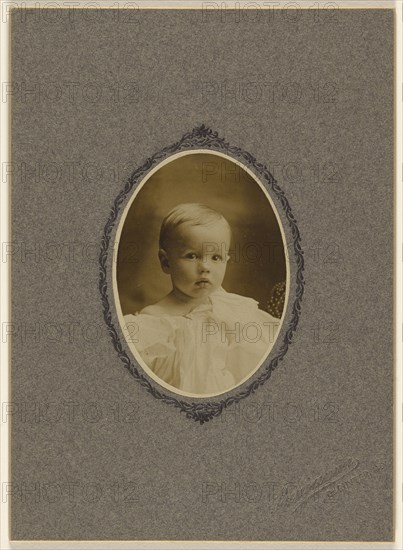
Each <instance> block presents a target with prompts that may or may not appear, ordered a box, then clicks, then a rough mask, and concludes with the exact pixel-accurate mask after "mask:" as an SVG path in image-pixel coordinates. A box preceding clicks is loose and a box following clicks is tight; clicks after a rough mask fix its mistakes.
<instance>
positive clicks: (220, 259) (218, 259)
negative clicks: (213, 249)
mask: <svg viewBox="0 0 403 550" xmlns="http://www.w3.org/2000/svg"><path fill="white" fill-rule="evenodd" d="M212 259H213V262H222V256H220V254H214V256H212Z"/></svg>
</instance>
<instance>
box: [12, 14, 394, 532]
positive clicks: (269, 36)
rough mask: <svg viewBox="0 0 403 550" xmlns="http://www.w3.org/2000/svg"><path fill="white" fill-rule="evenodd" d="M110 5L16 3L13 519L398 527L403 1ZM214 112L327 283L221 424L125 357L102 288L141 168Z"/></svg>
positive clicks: (38, 524) (17, 524) (197, 527)
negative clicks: (402, 41)
mask: <svg viewBox="0 0 403 550" xmlns="http://www.w3.org/2000/svg"><path fill="white" fill-rule="evenodd" d="M91 11H92V12H93V13H92V15H91V17H89V16H88V13H83V12H82V11H81V10H78V11H77V12H74V14H72V13H70V15H69V10H62V13H61V14H60V15H59V16H57V17H56V16H55V12H53V13H52V14H51V13H50V10H47V11H45V12H43V11H42V12H39V14H38V12H36V14H35V13H34V10H30V11H27V12H24V17H21V13H20V12H18V11H15V12H14V15H13V20H12V60H11V63H12V79H13V83H14V89H13V90H14V94H13V97H12V161H13V163H14V165H13V167H14V173H13V181H12V205H11V206H12V211H11V216H12V220H11V221H12V228H11V238H12V241H13V243H14V248H13V256H12V304H11V306H12V322H13V323H14V325H13V330H14V336H13V342H12V365H11V386H12V388H11V389H12V395H11V400H12V401H13V403H14V409H13V411H14V414H13V415H12V438H11V461H12V482H13V483H14V485H13V490H14V497H13V499H12V507H11V535H12V538H13V539H18V540H29V539H34V540H43V539H57V540H69V539H70V540H73V539H75V540H77V539H78V540H80V539H87V540H94V539H105V540H121V539H129V540H130V539H138V540H146V539H163V540H192V539H196V540H197V539H201V540H257V541H264V540H294V541H295V540H333V541H335V540H366V541H371V540H373V541H381V540H391V539H392V538H393V524H392V518H393V515H392V511H393V485H392V475H393V391H392V390H393V226H394V222H393V198H394V196H393V195H394V193H393V171H394V158H393V156H394V112H393V109H394V102H393V86H394V74H393V71H394V67H393V44H394V13H393V11H390V10H376V9H370V10H338V11H336V12H331V11H328V12H319V13H318V12H316V11H315V10H308V11H304V12H301V13H300V14H299V16H298V13H296V12H295V10H294V11H293V13H292V14H291V10H289V11H288V12H278V11H277V12H273V11H266V12H264V11H258V12H252V11H250V10H248V11H247V13H245V12H240V14H241V18H240V20H238V19H237V17H236V14H232V15H231V14H230V13H220V11H219V10H215V11H214V12H211V13H209V14H208V15H207V17H203V14H202V12H201V11H197V10H196V11H193V10H179V11H177V10H167V11H163V10H162V11H154V10H146V11H140V12H135V11H132V12H130V15H131V17H130V18H128V17H127V16H126V14H125V13H124V12H117V11H116V10H105V11H100V12H96V11H95V12H94V10H91ZM32 92H33V93H32ZM8 100H9V98H8ZM201 124H205V125H206V126H209V127H211V128H212V129H213V130H214V131H217V132H218V134H219V136H222V137H224V138H225V139H226V141H228V142H229V143H230V144H231V145H233V146H235V147H240V148H242V149H244V150H245V151H247V152H249V153H250V154H252V155H253V156H254V157H255V158H256V159H257V161H258V162H260V163H262V164H264V165H266V166H267V167H268V168H269V169H270V170H271V171H272V172H273V173H274V175H275V177H276V178H277V179H278V181H279V184H280V186H281V188H282V190H283V191H284V193H285V196H286V197H287V199H288V201H289V203H290V205H291V207H292V211H293V214H294V216H295V218H296V220H297V223H298V227H299V230H300V233H301V243H302V247H303V250H304V261H305V270H304V276H305V281H306V283H305V292H304V297H303V302H302V309H301V317H300V323H299V325H298V330H297V334H296V335H295V340H294V341H293V343H292V344H291V346H290V348H289V350H288V352H287V354H286V356H285V358H284V360H283V361H282V362H281V363H280V364H279V367H278V369H276V370H275V371H274V373H273V374H272V376H271V378H270V380H268V381H267V382H266V383H265V384H264V385H262V386H261V387H259V388H258V389H257V391H256V392H255V393H254V394H253V395H251V396H250V397H249V398H247V399H245V400H243V401H242V402H241V403H240V405H239V406H237V407H235V406H231V407H230V408H228V410H227V412H225V413H224V414H223V415H222V416H221V417H219V418H216V419H214V420H212V421H211V422H209V423H207V424H204V425H199V424H196V422H194V421H193V420H188V419H187V418H186V417H185V416H184V415H183V414H180V413H179V411H178V410H177V409H175V408H173V407H171V406H168V405H167V404H165V403H163V402H162V401H160V400H157V399H155V398H154V397H153V396H152V395H150V394H149V393H148V392H147V391H146V390H145V389H144V388H142V387H141V385H140V384H138V383H137V382H136V381H135V379H134V378H133V377H132V376H131V375H130V374H129V373H128V372H127V371H126V370H125V368H124V366H123V363H122V362H121V361H120V359H119V357H118V355H117V353H116V351H115V349H114V347H113V345H112V342H111V338H110V335H109V334H108V331H107V328H106V325H105V323H104V318H103V310H102V303H101V299H100V293H99V288H98V277H99V267H98V254H99V250H100V243H101V238H102V234H103V230H104V226H105V223H106V221H107V219H108V217H109V214H110V211H111V209H112V207H113V204H114V200H115V198H116V197H117V196H118V194H119V192H120V191H121V189H123V187H124V185H125V182H126V179H127V177H128V176H129V175H130V174H131V173H132V172H133V171H134V170H135V169H136V168H138V167H139V166H141V165H143V163H144V162H145V161H146V159H147V158H149V157H150V156H152V155H153V154H154V153H156V152H157V151H160V150H162V149H163V148H165V147H168V146H170V145H172V144H174V143H176V142H177V141H178V140H179V139H180V138H181V137H182V136H183V135H184V134H185V133H186V132H189V131H191V130H192V129H193V128H194V127H196V126H199V125H201ZM275 204H276V207H277V208H278V209H279V211H280V215H281V221H282V224H283V226H284V230H285V232H286V238H287V242H289V240H290V239H292V236H291V231H290V227H289V225H288V223H287V220H286V218H285V215H284V211H283V210H281V205H280V203H279V201H278V200H277V199H276V200H275ZM123 207H124V204H123V205H122V208H123ZM115 229H116V227H115V228H114V231H115ZM114 235H115V232H114V233H113V235H112V238H114ZM111 269H112V262H110V265H109V272H108V283H109V289H108V292H109V299H110V301H111V303H112V304H113V295H112V289H111V286H110V283H111V275H110V273H111ZM295 274H296V266H295V261H294V262H293V260H291V297H290V301H289V307H288V309H287V312H286V315H285V325H284V326H283V329H282V333H281V334H280V336H279V339H278V340H277V342H276V346H275V347H276V350H278V349H279V347H280V346H281V343H282V340H283V339H284V331H285V328H286V326H287V323H289V321H290V318H291V314H292V304H293V295H294V294H295ZM112 320H113V322H114V323H115V324H116V327H117V330H119V328H118V325H117V317H116V312H115V311H114V310H113V311H112ZM123 346H124V349H127V348H126V347H125V344H124V343H123ZM32 489H35V490H36V494H28V493H27V491H29V490H32ZM73 489H74V490H73Z"/></svg>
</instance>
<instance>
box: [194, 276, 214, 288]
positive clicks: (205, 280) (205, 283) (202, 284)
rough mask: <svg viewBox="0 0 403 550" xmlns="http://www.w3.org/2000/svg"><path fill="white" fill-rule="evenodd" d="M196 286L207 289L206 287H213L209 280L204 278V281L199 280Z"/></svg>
mask: <svg viewBox="0 0 403 550" xmlns="http://www.w3.org/2000/svg"><path fill="white" fill-rule="evenodd" d="M195 284H196V285H197V286H199V287H202V288H205V287H207V286H209V285H211V281H210V280H209V279H205V278H203V279H199V280H198V281H196V283H195Z"/></svg>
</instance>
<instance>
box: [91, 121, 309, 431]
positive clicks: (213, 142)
mask: <svg viewBox="0 0 403 550" xmlns="http://www.w3.org/2000/svg"><path fill="white" fill-rule="evenodd" d="M196 148H197V149H200V148H206V149H214V150H217V151H223V152H226V153H229V154H230V155H231V156H233V157H235V158H238V159H242V161H243V162H244V163H245V164H246V165H247V166H249V167H252V168H254V169H255V171H257V172H258V173H259V174H260V176H261V177H262V178H263V179H264V180H265V181H266V183H267V184H268V185H269V186H270V188H271V190H272V191H273V193H274V194H275V195H276V197H277V198H278V200H279V201H280V204H281V206H282V208H283V210H284V212H285V215H286V217H287V220H288V223H289V226H290V228H291V234H292V239H293V251H294V254H295V258H296V265H297V272H296V293H295V300H294V303H293V305H292V315H291V320H290V322H289V324H288V327H287V330H286V332H285V335H284V339H283V342H282V345H281V348H280V350H279V352H278V353H277V355H276V356H275V357H273V359H272V360H271V362H270V364H269V365H268V366H267V367H266V368H265V370H264V371H263V372H262V374H261V375H260V376H259V377H258V378H257V379H255V380H254V381H253V382H252V383H251V384H250V385H249V386H247V387H246V388H245V389H244V390H243V391H242V392H240V393H238V394H236V395H234V396H230V397H227V398H225V399H222V400H221V401H216V402H198V403H189V402H187V401H183V400H179V399H176V398H175V397H170V396H169V395H166V394H164V393H162V392H161V391H159V390H158V389H157V388H155V387H154V386H153V385H152V384H151V383H150V382H149V380H148V379H147V378H146V377H145V376H144V375H143V374H141V372H140V371H139V368H138V367H137V366H136V365H135V364H134V363H132V361H131V359H130V358H129V356H128V355H127V353H126V351H125V350H124V349H123V346H122V342H121V340H120V338H119V335H118V333H117V331H116V328H115V326H114V324H113V322H112V314H111V310H110V304H109V298H108V285H107V260H108V251H109V244H110V240H111V233H112V229H113V227H114V225H115V222H116V220H117V217H118V214H119V211H120V208H121V205H122V203H123V202H124V201H125V199H126V197H127V195H128V194H129V193H130V191H131V190H132V188H133V186H134V185H135V184H136V183H138V182H139V180H140V179H141V178H142V177H143V176H144V175H145V174H146V172H147V171H148V170H150V168H151V167H152V166H154V165H155V164H156V163H158V162H159V161H160V160H162V159H165V158H167V157H168V156H169V155H172V154H173V153H177V152H178V151H183V150H189V149H196ZM303 254H304V253H303V250H302V248H301V237H300V232H299V229H298V226H297V222H296V220H295V218H294V215H293V213H292V210H291V207H290V205H289V203H288V200H287V198H286V197H285V195H284V192H283V191H282V189H281V188H280V186H279V185H278V183H277V181H276V180H275V179H274V177H273V176H272V175H271V174H270V172H269V171H268V169H267V168H266V166H264V165H263V164H261V163H259V162H257V160H256V159H255V158H254V157H253V156H252V155H251V154H250V153H247V152H246V151H243V150H242V149H240V148H238V147H233V146H231V145H229V144H228V143H227V142H225V141H224V139H223V138H220V137H218V133H217V132H213V131H212V130H211V129H210V128H208V127H206V126H204V124H203V125H201V126H199V127H197V128H194V129H193V130H192V131H191V132H189V133H187V134H185V135H184V136H183V137H182V138H181V139H180V140H179V141H178V142H176V143H174V144H173V145H171V146H170V147H165V148H164V149H162V151H159V152H158V153H156V154H155V155H153V156H152V157H150V158H149V159H147V161H146V162H145V163H144V164H143V166H141V167H140V168H138V169H137V170H135V171H134V172H133V174H132V175H131V176H130V178H129V179H128V181H127V183H126V185H125V187H124V189H122V191H121V192H120V193H119V195H118V196H117V197H116V199H115V202H114V204H113V207H112V209H111V211H110V214H109V218H108V221H107V222H106V225H105V228H104V233H103V236H102V241H101V250H100V254H99V292H100V294H101V300H102V306H103V315H104V320H105V323H106V325H107V327H108V332H109V334H110V336H111V339H112V343H113V346H114V348H115V350H116V352H117V354H118V355H119V357H120V359H121V361H122V362H123V364H124V366H125V367H126V368H127V370H128V371H129V372H130V373H131V374H132V375H133V376H134V378H135V379H136V380H137V381H138V382H139V383H140V384H141V385H142V386H143V387H144V388H145V389H146V390H147V391H148V392H149V393H151V395H153V396H154V397H155V398H156V399H162V401H163V402H164V403H167V404H168V405H173V406H174V407H177V408H178V409H179V410H180V412H183V413H185V415H186V417H187V418H190V419H193V420H196V422H200V424H204V422H208V421H209V420H211V419H212V418H214V417H216V416H219V415H220V414H221V413H222V412H223V410H224V409H225V408H226V407H228V406H229V405H232V404H234V403H238V402H239V401H240V400H241V399H244V398H245V397H248V396H249V395H251V394H252V393H254V392H255V391H256V389H257V388H258V387H259V386H261V385H262V384H264V382H266V380H268V379H269V378H270V376H271V373H272V371H273V370H274V369H275V368H277V366H278V364H279V362H280V361H282V359H283V358H284V356H285V354H286V353H287V350H288V347H289V345H290V343H291V341H292V337H293V334H294V332H295V330H296V328H297V325H298V321H299V317H300V314H301V301H302V297H303V294H304V284H305V282H304V276H303V271H304V255H303Z"/></svg>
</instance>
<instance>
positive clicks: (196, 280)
mask: <svg viewBox="0 0 403 550" xmlns="http://www.w3.org/2000/svg"><path fill="white" fill-rule="evenodd" d="M230 242H231V229H230V226H229V224H228V222H227V220H226V219H225V218H224V216H222V215H221V214H219V213H218V212H216V211H215V210H213V209H211V208H209V207H208V206H205V205H202V204H195V203H189V204H179V205H178V206H176V207H175V208H173V209H172V210H171V211H170V212H169V213H168V215H167V216H166V217H165V218H164V220H163V222H162V225H161V231H160V239H159V253H158V256H159V260H160V264H161V268H162V270H163V271H164V272H165V273H167V274H169V275H170V277H171V282H172V291H171V292H170V293H169V294H167V295H166V296H165V297H164V298H162V299H161V300H160V301H159V302H157V303H155V304H152V305H149V306H147V307H145V308H143V309H142V310H141V311H140V312H137V313H136V314H135V315H131V314H130V315H125V322H126V324H127V326H130V325H132V326H133V323H136V325H135V326H137V328H138V330H137V333H136V343H135V348H136V350H137V352H138V353H139V354H140V356H141V357H142V359H143V360H144V362H145V363H146V365H147V366H148V367H149V368H150V369H151V370H152V371H153V372H154V374H155V375H156V376H157V377H158V378H160V379H162V380H163V381H164V382H166V383H167V384H169V385H170V386H173V387H174V388H177V389H178V390H182V392H186V393H189V394H193V395H197V396H202V395H203V396H207V395H217V394H219V393H224V392H226V391H228V390H230V389H232V388H233V387H234V386H236V385H238V384H240V383H241V382H242V381H243V380H244V379H246V378H247V377H248V375H250V374H251V373H252V372H253V371H254V370H255V369H256V368H257V367H258V365H259V364H260V363H261V362H262V360H263V359H264V358H265V356H266V355H267V354H268V352H269V351H270V349H271V347H272V346H273V343H274V336H275V333H276V331H277V329H278V325H279V319H276V318H274V317H272V316H271V315H270V314H269V313H266V312H265V311H262V310H260V309H259V308H258V303H257V302H256V301H255V300H253V299H252V298H246V297H244V296H240V295H238V294H232V293H229V292H226V291H225V290H224V289H223V288H222V286H221V284H222V281H223V279H224V275H225V271H226V268H227V261H228V259H229V256H228V251H229V250H230Z"/></svg>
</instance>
